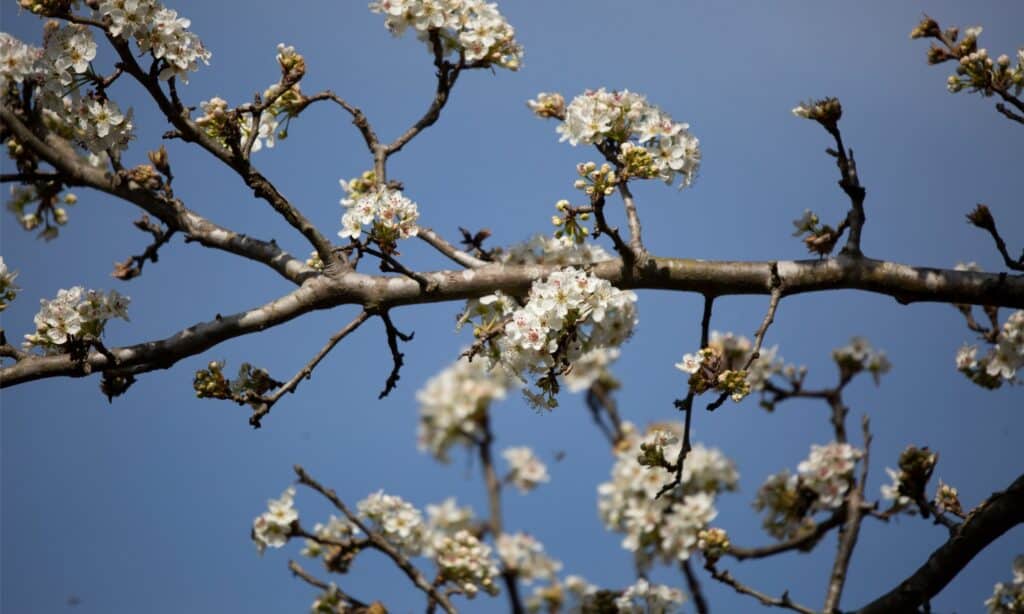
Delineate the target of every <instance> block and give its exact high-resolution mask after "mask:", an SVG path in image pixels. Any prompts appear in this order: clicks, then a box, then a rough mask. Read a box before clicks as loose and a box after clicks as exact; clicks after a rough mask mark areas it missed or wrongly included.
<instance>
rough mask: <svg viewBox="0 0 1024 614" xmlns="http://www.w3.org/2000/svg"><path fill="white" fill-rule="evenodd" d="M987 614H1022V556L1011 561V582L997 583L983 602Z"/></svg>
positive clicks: (1023, 564) (1023, 588) (1023, 610)
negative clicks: (990, 594)
mask: <svg viewBox="0 0 1024 614" xmlns="http://www.w3.org/2000/svg"><path fill="white" fill-rule="evenodd" d="M985 607H986V608H988V609H987V610H986V611H987V612H988V614H1020V612H1024V555H1022V556H1018V557H1017V558H1015V559H1014V560H1013V580H1012V581H1011V582H1010V583H1009V584H1004V583H1002V582H999V583H997V584H996V586H995V588H994V589H993V591H992V596H991V597H989V598H988V599H986V600H985Z"/></svg>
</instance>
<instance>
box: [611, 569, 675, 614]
mask: <svg viewBox="0 0 1024 614" xmlns="http://www.w3.org/2000/svg"><path fill="white" fill-rule="evenodd" d="M685 601H686V596H685V595H683V592H682V591H681V590H679V589H677V588H672V587H670V586H666V585H664V584H651V583H650V582H648V581H647V580H646V579H645V578H640V579H638V580H637V581H636V582H635V583H634V584H633V585H632V586H630V587H628V588H626V590H625V591H623V592H622V595H620V596H619V597H617V598H616V599H615V607H616V608H617V609H618V611H619V612H620V613H622V614H669V613H670V612H679V611H681V607H682V605H683V603H684V602H685Z"/></svg>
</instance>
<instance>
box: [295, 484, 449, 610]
mask: <svg viewBox="0 0 1024 614" xmlns="http://www.w3.org/2000/svg"><path fill="white" fill-rule="evenodd" d="M295 474H296V475H297V476H299V484H303V485H305V486H308V487H310V488H312V489H313V490H315V491H317V492H318V493H320V494H321V495H323V496H324V498H325V499H327V500H328V501H330V502H331V504H333V505H334V507H335V508H337V509H338V511H340V512H341V513H342V514H344V515H345V517H346V518H348V519H349V522H351V523H352V524H354V525H356V526H357V527H359V530H360V531H362V532H363V533H364V534H365V535H366V537H367V538H368V539H369V540H370V544H371V545H372V546H373V547H374V548H376V549H377V550H379V551H381V552H382V553H384V554H385V555H387V557H388V558H389V559H391V560H392V561H394V563H395V565H398V568H399V569H401V570H402V571H403V572H405V575H406V576H408V578H409V579H410V580H412V583H413V584H415V585H416V587H417V588H419V589H420V590H421V591H423V592H424V593H426V594H427V597H429V598H430V599H431V600H432V601H435V602H437V603H438V604H440V605H441V607H442V608H444V611H445V612H448V614H455V608H454V607H453V606H452V603H451V601H449V600H448V597H446V596H445V595H443V594H441V593H440V592H439V591H438V590H437V588H435V587H434V586H433V585H432V584H431V583H430V582H427V579H426V578H425V577H423V574H421V573H420V571H419V570H418V569H416V567H415V566H413V564H412V563H410V562H409V559H407V558H406V557H405V556H403V555H402V553H401V552H399V551H398V550H397V549H395V547H394V546H392V545H391V543H390V542H388V540H386V539H384V538H383V537H381V536H380V534H379V533H377V532H376V531H371V530H370V528H369V527H368V526H366V523H364V522H363V521H362V520H360V519H359V517H358V516H356V515H355V514H353V513H352V510H350V509H348V506H347V505H345V502H344V501H342V500H341V499H340V498H338V495H337V494H336V493H335V492H334V491H333V490H331V489H329V488H326V487H324V486H323V485H321V484H320V483H319V482H317V481H316V480H314V479H313V478H312V476H310V475H309V474H308V473H306V470H305V469H303V468H302V466H301V465H295Z"/></svg>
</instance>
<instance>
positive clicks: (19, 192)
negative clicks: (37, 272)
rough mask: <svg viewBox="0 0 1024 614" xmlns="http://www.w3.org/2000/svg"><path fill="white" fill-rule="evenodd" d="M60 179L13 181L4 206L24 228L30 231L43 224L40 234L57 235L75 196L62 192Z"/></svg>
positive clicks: (47, 238)
mask: <svg viewBox="0 0 1024 614" xmlns="http://www.w3.org/2000/svg"><path fill="white" fill-rule="evenodd" d="M62 188H63V186H62V185H61V184H60V183H59V182H54V181H41V182H38V183H36V184H33V185H12V186H11V197H10V199H9V200H8V201H7V209H8V210H9V211H10V212H11V213H13V214H14V215H15V216H16V217H17V218H18V223H19V224H21V227H22V228H24V229H25V230H28V231H32V230H35V229H36V228H39V227H40V225H41V226H42V230H40V232H39V238H40V239H45V240H47V241H52V240H53V239H56V238H57V236H58V235H59V234H60V229H59V227H60V226H63V225H65V224H67V223H68V211H67V209H66V208H65V207H68V206H73V205H74V204H75V203H77V202H78V197H77V196H75V195H74V194H72V193H71V192H63V191H62Z"/></svg>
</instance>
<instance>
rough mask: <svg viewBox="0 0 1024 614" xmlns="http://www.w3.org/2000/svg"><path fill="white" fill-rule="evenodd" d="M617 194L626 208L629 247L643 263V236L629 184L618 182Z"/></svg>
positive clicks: (645, 251)
mask: <svg viewBox="0 0 1024 614" xmlns="http://www.w3.org/2000/svg"><path fill="white" fill-rule="evenodd" d="M619 194H620V195H621V196H622V203H623V205H624V206H625V208H626V220H627V222H628V224H629V247H630V249H631V250H633V256H634V257H635V259H636V261H637V262H638V263H640V264H643V260H644V255H645V254H646V253H647V250H646V249H644V242H643V238H642V237H641V229H640V214H639V213H637V210H636V203H635V202H634V201H633V193H632V192H630V191H629V185H628V184H627V182H625V181H621V182H619Z"/></svg>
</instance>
